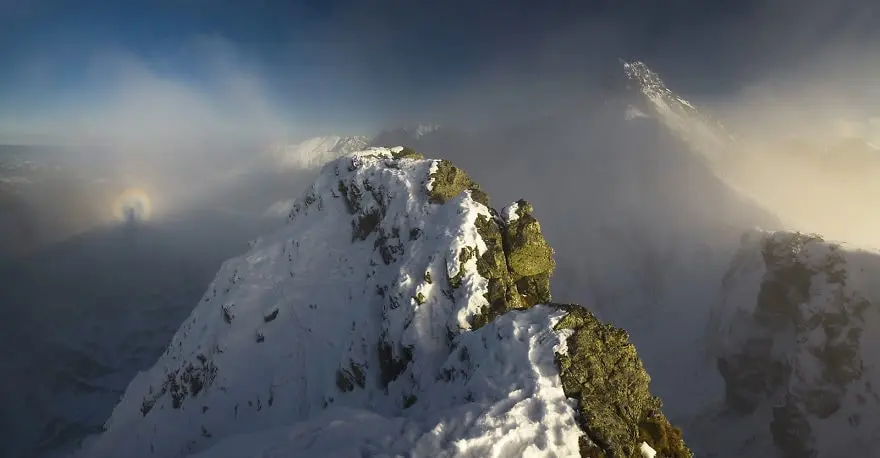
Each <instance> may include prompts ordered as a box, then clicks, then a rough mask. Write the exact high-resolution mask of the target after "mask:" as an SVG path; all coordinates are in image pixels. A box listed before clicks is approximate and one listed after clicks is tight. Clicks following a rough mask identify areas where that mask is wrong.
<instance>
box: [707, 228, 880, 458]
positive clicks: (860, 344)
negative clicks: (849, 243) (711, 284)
mask: <svg viewBox="0 0 880 458" xmlns="http://www.w3.org/2000/svg"><path fill="white" fill-rule="evenodd" d="M878 272H880V257H878V256H877V255H876V254H875V253H869V252H864V251H848V250H846V249H844V248H842V247H841V246H840V245H837V244H833V243H829V242H825V241H824V240H823V239H822V238H821V237H819V236H815V235H804V234H798V233H784V232H779V233H761V232H753V233H748V234H746V235H745V236H744V238H743V243H742V247H741V249H740V251H739V253H738V254H737V256H736V258H735V259H734V261H733V263H732V265H731V267H730V270H729V271H728V273H727V275H726V276H725V278H724V281H723V292H724V301H723V302H722V303H721V304H720V305H719V306H718V307H717V308H716V309H715V310H714V311H713V318H712V323H711V324H710V326H711V327H710V335H714V336H715V338H714V339H713V341H712V348H713V355H714V357H715V358H716V362H717V367H718V370H719V372H720V373H721V375H722V376H723V377H724V379H725V381H726V385H727V395H726V404H727V405H728V406H729V408H730V409H731V410H732V411H733V412H735V413H736V415H740V416H749V417H753V418H754V420H753V421H758V422H763V423H764V424H766V429H765V433H766V434H768V435H769V436H770V439H771V440H772V443H773V444H774V445H775V446H776V448H777V450H778V451H779V452H780V456H783V457H786V458H788V457H835V456H864V453H865V450H871V449H874V447H877V445H878V443H877V441H878V439H877V438H876V431H877V430H878V427H880V416H878V415H877V412H880V396H878V393H877V391H876V388H874V387H873V386H872V383H871V382H872V380H877V377H878V376H880V372H878V364H877V363H878V358H877V356H876V349H877V348H878V347H877V345H878V343H880V311H878V308H877V306H876V304H877V303H878V299H880V295H878V289H877V286H876V284H875V283H876V281H875V279H876V275H877V274H878Z"/></svg>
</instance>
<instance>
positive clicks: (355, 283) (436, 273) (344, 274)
mask: <svg viewBox="0 0 880 458" xmlns="http://www.w3.org/2000/svg"><path fill="white" fill-rule="evenodd" d="M288 220H289V221H288V224H287V225H286V226H285V227H284V228H282V229H280V230H279V231H278V232H277V233H275V234H271V235H269V236H266V237H264V238H262V239H259V240H257V241H255V242H254V244H253V246H252V249H251V250H250V251H249V252H248V253H246V254H244V255H243V256H241V257H239V258H235V259H231V260H229V261H227V262H226V263H224V264H223V266H222V268H221V270H220V272H219V273H218V274H217V277H216V279H215V280H214V282H213V283H212V284H211V285H210V286H209V287H208V290H207V292H206V293H205V296H204V298H203V299H202V300H201V301H200V302H199V304H198V305H197V306H196V307H195V309H194V310H193V312H192V314H191V315H190V317H189V318H188V319H187V320H186V321H185V322H184V323H183V324H182V325H181V327H180V329H179V330H178V332H177V334H176V335H175V336H174V338H173V340H172V341H171V343H170V345H169V346H168V348H167V350H166V351H165V353H164V354H163V355H162V356H161V358H160V359H159V361H158V362H157V363H156V364H155V365H154V366H153V367H152V368H151V369H150V370H148V371H146V372H143V373H141V374H139V375H138V376H137V377H136V378H135V379H134V380H133V381H132V382H131V384H130V385H129V387H128V389H127V390H126V392H125V395H124V396H123V398H122V400H121V401H120V403H119V405H118V406H117V407H116V409H115V410H114V412H113V414H112V416H111V417H110V419H109V420H108V421H107V423H106V425H105V428H104V429H105V430H104V432H103V433H102V434H101V435H99V436H96V437H94V438H91V439H90V440H88V441H87V442H86V443H85V444H84V446H83V448H82V450H81V451H80V452H79V453H80V454H81V456H84V457H86V456H87V457H110V456H126V457H148V456H161V457H183V456H199V457H203V458H204V457H215V458H216V457H226V456H229V457H232V456H236V457H240V456H267V455H265V454H268V453H272V456H285V457H287V456H309V457H320V456H328V457H330V456H334V457H335V456H363V455H369V456H375V455H382V454H384V455H385V456H400V455H406V456H425V457H444V456H449V457H453V456H499V457H500V456H573V455H577V454H578V453H579V454H580V455H581V456H585V457H609V458H611V457H637V456H651V453H657V454H658V456H664V457H665V456H669V457H684V456H690V452H689V451H688V450H687V448H686V446H685V445H684V443H683V441H682V440H681V433H680V431H678V430H677V429H675V428H673V427H672V426H671V425H670V424H669V422H668V421H667V420H666V419H665V417H664V416H663V414H662V413H661V411H660V407H661V403H660V401H659V399H657V398H656V397H654V396H652V395H651V393H650V391H649V380H650V379H649V377H648V375H647V373H646V372H645V370H644V369H643V368H642V365H641V361H640V360H639V358H638V356H637V355H636V352H635V348H634V347H633V346H632V345H631V344H629V342H628V336H627V334H626V332H624V331H622V330H619V329H616V328H613V327H611V326H608V325H603V324H601V323H599V322H598V321H597V320H596V319H595V318H594V317H593V316H592V314H590V313H589V312H587V311H586V310H585V309H583V308H581V307H579V306H572V305H559V304H552V303H550V300H551V297H550V275H551V273H552V271H553V269H554V261H553V250H552V248H551V247H550V246H549V245H548V244H547V242H546V241H545V240H544V238H543V236H542V234H541V227H540V224H539V223H538V221H537V220H536V219H535V218H534V217H533V216H532V209H531V206H530V205H529V204H528V203H527V202H525V201H522V200H521V201H519V202H516V203H514V204H512V205H510V206H508V207H507V208H505V209H504V210H503V211H501V212H496V211H495V210H493V209H491V208H490V207H488V197H487V196H486V194H485V193H483V192H482V191H481V190H480V188H479V186H477V185H476V183H474V182H473V181H472V180H471V179H470V178H469V177H468V176H467V174H465V173H464V171H462V170H461V169H459V168H457V167H456V166H454V165H453V164H451V163H449V162H446V161H442V160H441V161H437V160H426V159H423V158H422V157H421V156H420V155H419V154H417V153H415V152H414V151H412V150H409V149H406V148H393V149H385V148H373V149H370V150H367V151H364V152H359V153H353V154H350V155H347V156H345V157H342V158H339V159H337V160H335V161H332V162H330V163H329V164H328V165H326V166H325V167H324V168H323V171H322V172H321V174H320V176H319V178H318V180H317V181H316V182H315V184H314V185H313V186H312V187H310V188H309V190H308V191H307V192H306V193H305V194H304V195H303V196H302V198H300V199H299V200H298V201H297V202H296V203H295V204H294V205H293V209H292V211H291V212H290V215H289V218H288ZM194 454H197V455H194Z"/></svg>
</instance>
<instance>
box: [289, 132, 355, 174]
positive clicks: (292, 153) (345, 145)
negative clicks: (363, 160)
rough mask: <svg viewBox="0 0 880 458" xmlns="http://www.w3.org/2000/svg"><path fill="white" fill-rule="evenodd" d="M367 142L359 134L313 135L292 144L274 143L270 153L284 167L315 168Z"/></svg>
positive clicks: (353, 150)
mask: <svg viewBox="0 0 880 458" xmlns="http://www.w3.org/2000/svg"><path fill="white" fill-rule="evenodd" d="M368 142H369V138H367V137H360V136H350V137H343V136H337V135H331V136H326V137H314V138H310V139H308V140H305V141H302V142H300V143H297V144H293V145H283V146H281V145H276V146H275V147H274V148H273V150H272V154H273V155H274V156H275V157H277V158H278V160H279V161H280V165H281V167H282V168H284V169H291V168H293V169H299V170H316V169H320V168H321V167H323V166H324V164H326V163H327V162H329V161H332V160H334V159H336V158H338V157H340V156H343V155H345V154H348V153H352V152H355V151H360V150H363V149H364V148H365V147H366V146H367V143H368Z"/></svg>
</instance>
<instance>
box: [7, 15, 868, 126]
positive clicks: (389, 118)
mask: <svg viewBox="0 0 880 458" xmlns="http://www.w3.org/2000/svg"><path fill="white" fill-rule="evenodd" d="M786 3H790V4H791V5H796V6H797V9H796V11H797V13H798V14H791V11H790V10H786V9H785V8H782V7H779V8H767V7H765V6H760V5H761V4H762V2H759V1H752V0H746V1H743V2H720V3H719V2H696V1H689V0H685V1H672V2H669V3H664V4H663V5H662V7H657V6H656V5H657V4H656V3H655V2H646V1H642V0H634V1H633V2H629V3H627V5H629V6H625V7H620V6H616V5H620V3H619V2H609V1H604V0H602V1H592V2H529V1H520V0H512V1H509V2H504V3H498V2H488V1H487V2H479V1H464V0H449V1H446V2H428V1H419V0H412V1H404V0H400V1H394V0H387V1H383V0H359V1H354V0H353V1H348V2H343V1H338V0H309V1H295V0H290V1H270V0H254V1H247V2H246V1H239V2H234V1H228V0H154V1H138V0H127V1H103V2H102V1H95V0H82V1H73V0H66V1H65V0H56V1H48V0H0V140H2V139H3V138H7V139H8V138H10V137H15V136H22V135H29V134H37V135H50V136H54V137H58V138H69V137H71V136H73V137H77V136H79V137H82V136H85V137H89V136H100V135H101V134H102V133H103V132H106V131H112V132H114V133H120V132H121V133H123V134H124V135H135V134H143V135H146V134H147V133H148V132H149V133H150V135H154V134H155V135H184V134H185V132H184V131H185V130H187V129H184V127H187V128H188V129H189V130H190V131H192V132H196V133H199V132H200V133H202V134H203V135H211V134H213V133H216V132H229V131H230V130H236V131H239V132H242V133H246V134H248V135H253V136H255V137H259V138H265V137H272V136H276V137H278V136H283V135H288V136H294V137H295V136H302V135H304V134H307V133H322V132H325V131H337V132H339V131H343V132H355V133H372V132H373V131H374V130H376V129H379V128H382V127H386V126H388V125H392V124H398V123H406V122H413V121H415V122H418V121H426V122H435V121H439V122H448V121H450V120H451V121H455V120H461V121H464V122H476V121H479V120H481V119H484V118H486V117H496V116H502V115H503V114H506V113H511V112H519V111H527V110H528V109H529V107H534V106H536V105H539V104H546V105H552V103H554V102H555V101H560V100H565V99H566V98H570V96H571V94H572V93H578V91H583V90H585V87H587V86H589V84H590V81H591V78H595V77H596V75H597V74H600V73H602V72H601V71H598V70H597V69H601V68H602V67H603V66H607V65H613V62H614V60H613V58H614V57H619V56H620V57H639V58H643V59H646V60H648V62H649V63H650V64H651V65H652V66H654V67H655V68H657V69H658V70H660V71H661V73H662V74H664V75H665V76H666V77H667V79H668V80H672V81H677V82H678V83H679V87H680V88H687V90H690V91H691V92H694V93H707V94H711V93H712V92H713V91H714V92H724V91H728V90H731V88H735V87H736V85H737V84H739V83H741V82H743V81H748V80H750V79H755V78H760V77H762V76H763V75H766V74H770V73H772V72H773V71H776V70H778V69H780V68H786V67H790V66H791V65H796V64H798V63H799V62H803V61H809V57H810V56H811V55H814V54H815V53H816V50H817V49H818V47H820V46H824V45H826V44H828V43H832V42H834V43H836V42H838V41H840V42H843V43H852V42H862V41H864V40H865V34H868V35H871V33H872V32H871V31H872V30H873V31H874V32H876V29H877V28H876V27H873V26H872V25H871V24H876V20H877V19H880V16H878V15H877V14H876V13H877V9H878V8H877V7H874V6H873V5H872V2H871V1H870V0H845V1H843V2H837V3H835V2H832V3H835V5H837V6H832V7H829V6H826V5H824V4H822V3H820V2H819V0H814V1H807V2H795V3H792V2H791V1H789V0H783V1H782V2H780V4H786ZM838 3H845V5H838ZM652 4H653V5H654V6H651V5H652ZM536 5H541V6H540V7H537V6H536ZM756 5H758V6H756ZM874 35H876V33H874ZM872 36H873V35H872ZM469 117H470V118H469Z"/></svg>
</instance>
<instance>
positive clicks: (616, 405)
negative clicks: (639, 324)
mask: <svg viewBox="0 0 880 458" xmlns="http://www.w3.org/2000/svg"><path fill="white" fill-rule="evenodd" d="M558 307H560V308H561V309H563V310H565V311H566V312H567V315H566V316H565V317H563V318H562V320H560V321H559V323H558V324H557V325H556V329H558V330H559V329H562V330H569V331H570V336H569V337H568V339H567V352H566V353H565V354H559V355H558V356H557V358H558V363H559V370H560V377H561V379H562V386H563V388H564V390H565V394H566V396H569V397H571V398H574V399H577V400H578V415H579V421H580V424H581V426H582V428H583V430H584V433H585V434H584V436H583V437H582V438H581V442H580V452H581V456H582V457H606V458H630V457H632V458H637V457H641V456H642V451H641V450H642V444H643V443H646V444H648V446H650V447H651V448H652V449H653V450H655V451H656V452H657V453H658V454H659V456H661V457H670V458H673V457H674V458H678V457H690V456H692V454H691V452H690V450H688V448H687V446H686V445H685V443H684V440H683V439H682V435H681V431H680V430H679V429H678V428H675V427H674V426H672V425H671V424H670V423H669V421H668V420H667V419H666V417H664V416H663V412H662V410H661V408H662V402H661V401H660V399H659V398H657V397H656V396H653V395H652V394H651V391H650V388H649V385H650V381H651V378H650V377H649V376H648V373H647V372H646V371H645V369H644V367H643V366H642V361H641V360H640V359H639V357H638V354H637V353H636V349H635V346H633V345H632V344H631V343H630V342H629V335H628V334H627V332H626V331H624V330H622V329H618V328H615V327H614V326H611V325H608V324H602V323H600V322H599V320H597V319H596V317H594V316H593V314H592V313H590V312H588V311H586V310H585V309H583V308H582V307H580V306H577V305H560V306H558Z"/></svg>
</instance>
